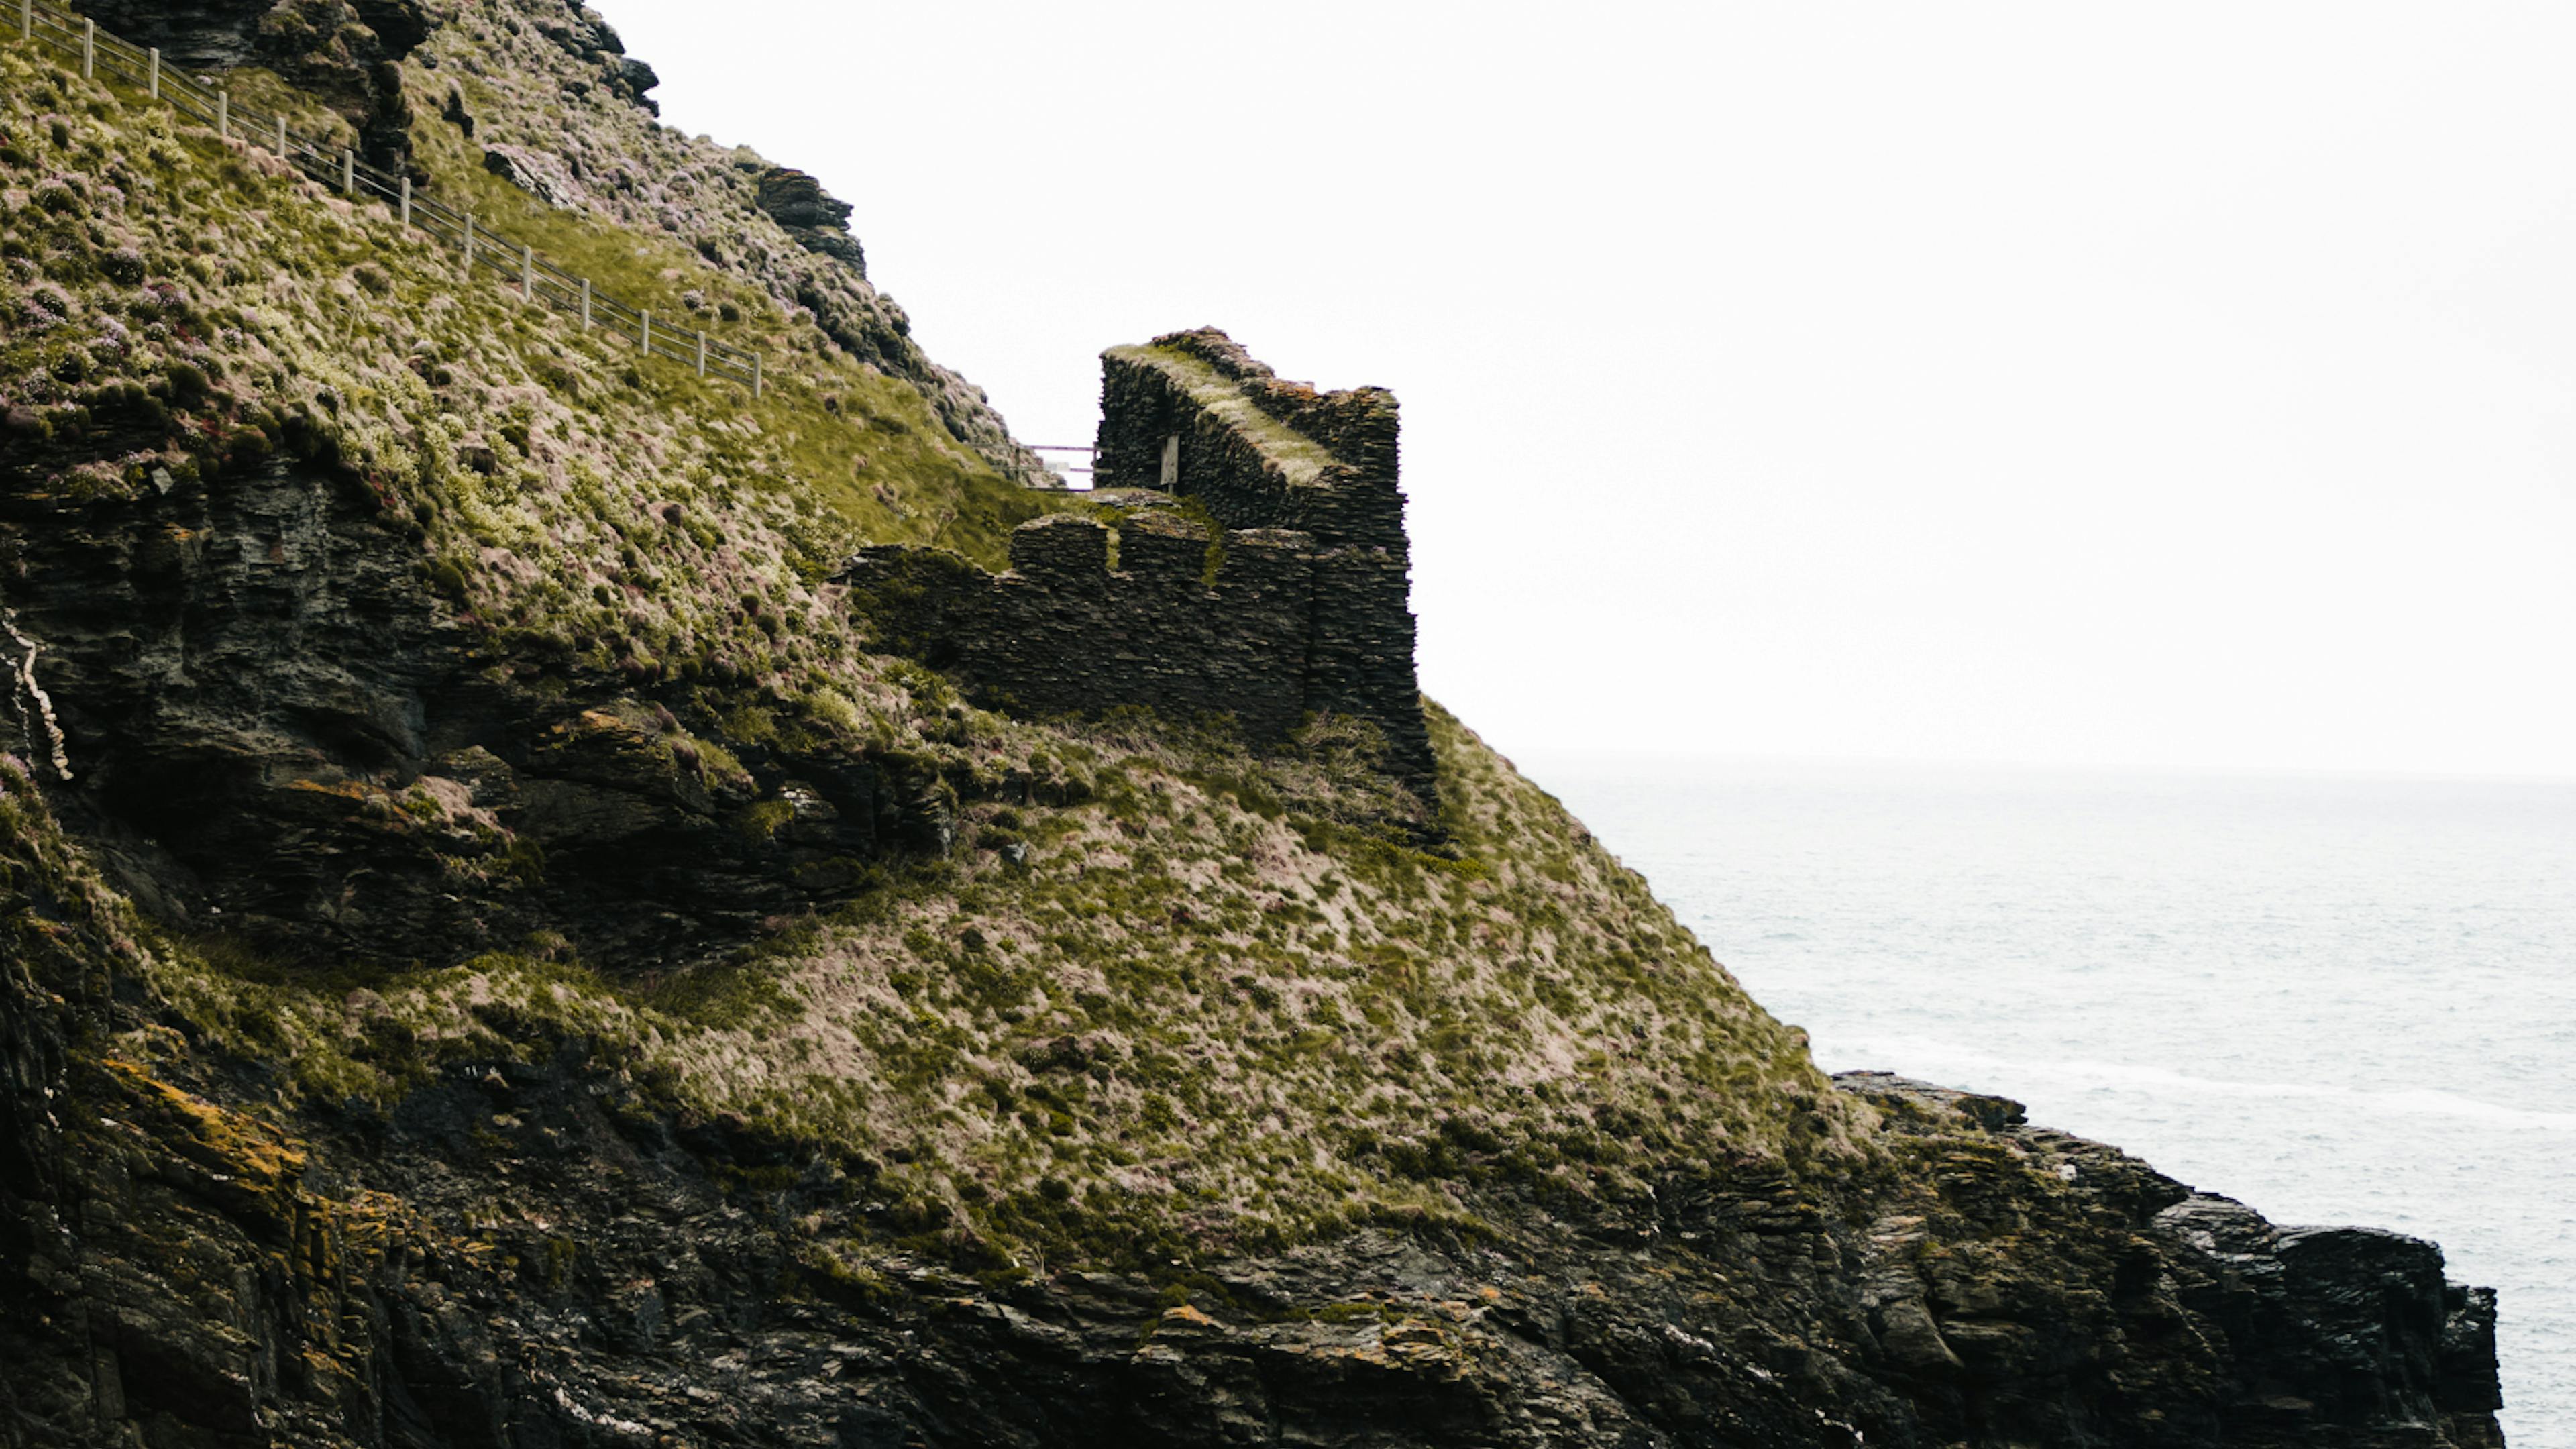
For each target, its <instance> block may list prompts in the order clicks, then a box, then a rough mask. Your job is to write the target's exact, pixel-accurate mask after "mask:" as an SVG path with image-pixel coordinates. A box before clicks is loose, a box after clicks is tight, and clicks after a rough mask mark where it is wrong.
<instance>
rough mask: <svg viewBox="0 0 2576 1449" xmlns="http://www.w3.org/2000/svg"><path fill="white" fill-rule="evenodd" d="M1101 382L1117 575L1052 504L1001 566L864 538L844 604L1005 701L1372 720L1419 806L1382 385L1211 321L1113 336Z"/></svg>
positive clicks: (1390, 404)
mask: <svg viewBox="0 0 2576 1449" xmlns="http://www.w3.org/2000/svg"><path fill="white" fill-rule="evenodd" d="M1101 393H1102V399H1101V427H1100V437H1099V448H1100V453H1099V462H1098V469H1099V472H1098V474H1097V475H1096V479H1097V482H1098V484H1099V487H1100V489H1101V490H1102V491H1103V494H1104V496H1103V498H1102V499H1101V500H1100V501H1103V502H1119V501H1123V502H1124V503H1126V504H1127V505H1128V506H1130V507H1132V508H1134V509H1135V510H1136V511H1134V512H1132V513H1130V514H1128V515H1127V516H1126V517H1125V519H1124V520H1123V521H1122V522H1121V523H1120V524H1119V526H1118V530H1117V549H1116V553H1117V557H1116V567H1115V568H1114V569H1113V568H1112V567H1111V562H1112V560H1111V537H1110V530H1109V527H1108V526H1107V525H1105V524H1103V523H1100V522H1098V521H1096V520H1094V519H1091V518H1087V517H1080V516H1076V515H1072V514H1054V515H1050V516H1048V517H1045V518H1041V519H1038V520H1036V521H1035V522H1032V523H1027V524H1023V525H1021V526H1020V528H1019V529H1018V530H1016V531H1015V532H1014V533H1013V535H1012V538H1011V568H1010V572H1008V573H1005V574H1001V575H998V576H996V575H993V574H990V573H987V572H985V571H984V570H983V569H981V568H978V567H977V566H975V565H974V564H972V563H969V562H967V561H966V560H964V559H961V558H958V557H957V556H956V555H954V554H949V553H945V552H940V551H936V550H928V549H919V548H911V547H905V546H901V545H887V546H882V547H876V548H870V549H866V550H863V551H862V552H860V553H859V554H858V555H857V556H855V557H854V558H853V559H852V560H851V561H850V563H849V565H848V567H847V568H845V569H844V570H843V572H842V575H841V577H842V579H843V581H845V582H847V583H848V584H850V585H851V588H852V599H853V604H854V607H856V608H857V609H858V610H859V611H860V612H861V613H862V614H864V615H865V616H866V617H867V618H868V619H869V620H870V621H871V622H872V623H873V624H874V625H875V626H876V628H877V630H878V633H879V637H880V638H881V639H882V640H883V641H884V643H885V644H886V645H887V647H890V648H893V649H896V650H898V651H900V652H903V653H907V654H911V655H913V656H915V657H917V658H920V659H922V660H923V661H924V662H926V663H928V664H930V665H932V666H933V667H934V668H938V669H940V670H942V671H944V672H946V673H948V674H950V675H952V676H953V677H955V678H956V679H958V681H959V682H960V683H961V684H963V685H964V686H966V688H967V689H968V691H969V692H970V694H973V695H974V696H976V697H977V698H979V699H981V700H983V701H986V702H988V703H991V704H994V705H997V706H1000V707H1003V708H1006V709H1013V710H1018V711H1022V712H1027V713H1037V714H1048V713H1098V712H1101V711H1104V710H1108V709H1112V708H1116V707H1118V706H1121V705H1143V706H1146V707H1149V708H1151V709H1154V710H1156V711H1157V712H1160V713H1164V714H1168V715H1176V716H1180V717H1190V716H1195V715H1201V714H1230V715H1232V716H1233V717H1234V719H1235V721H1236V723H1237V724H1238V725H1239V726H1240V728H1241V729H1242V731H1243V734H1244V736H1245V738H1246V739H1247V740H1249V741H1251V742H1253V743H1255V744H1274V743H1277V742H1279V741H1280V740H1283V739H1285V738H1286V737H1287V736H1288V735H1289V734H1290V733H1291V732H1292V731H1294V730H1295V729H1296V728H1297V727H1298V726H1299V724H1301V723H1302V722H1303V721H1304V719H1305V718H1306V717H1307V716H1308V715H1309V714H1310V713H1314V712H1319V711H1328V712H1332V713H1336V714H1342V715H1349V716H1355V717H1358V718H1361V719H1365V720H1368V721H1369V722H1371V723H1373V724H1375V725H1376V726H1377V727H1378V729H1379V730H1380V731H1381V732H1383V734H1384V735H1385V737H1386V743H1387V756H1386V768H1387V770H1388V773H1389V774H1391V775H1393V776H1395V777H1396V778H1397V779H1399V780H1401V781H1403V782H1404V783H1405V784H1407V785H1408V786H1410V787H1411V788H1413V789H1414V790H1415V791H1416V792H1417V793H1418V794H1420V795H1421V796H1422V797H1423V798H1424V799H1425V800H1426V801H1428V800H1429V799H1430V798H1431V797H1432V785H1433V774H1434V766H1433V760H1432V754H1431V741H1430V734H1429V731H1428V729H1427V728H1426V727H1425V725H1424V723H1423V717H1422V706H1421V697H1420V694H1419V692H1418V686H1417V685H1416V683H1415V680H1414V673H1413V647H1414V625H1413V614H1412V610H1411V607H1410V604H1409V601H1408V596H1409V593H1410V588H1411V584H1410V576H1409V574H1410V559H1409V555H1408V551H1407V548H1406V541H1405V534H1404V503H1403V495H1402V494H1401V493H1400V492H1399V491H1398V490H1397V486H1396V409H1395V399H1394V397H1393V395H1392V394H1389V393H1387V392H1385V391H1383V390H1381V389H1376V388H1362V389H1356V390H1353V391H1350V392H1337V393H1318V392H1316V391H1315V390H1314V389H1312V388H1309V387H1305V386H1303V385H1300V384H1296V383H1288V382H1282V381H1280V380H1278V379H1277V378H1276V377H1274V376H1273V375H1272V374H1271V372H1270V370H1269V369H1268V368H1265V367H1263V366H1262V365H1261V364H1259V363H1258V362H1255V361H1253V360H1252V359H1251V358H1250V357H1249V356H1247V355H1246V354H1245V353H1244V352H1243V350H1242V349H1241V348H1239V347H1237V346H1235V344H1234V343H1233V342H1231V341H1230V340H1228V339H1227V338H1226V337H1225V335H1224V334H1223V333H1221V332H1215V331H1213V330H1207V331H1200V332H1189V333H1175V334H1171V335H1169V336H1165V337H1160V338H1157V339H1155V341H1154V342H1153V343H1151V344H1149V345H1148V346H1145V347H1141V348H1117V349H1113V350H1111V351H1110V352H1108V353H1106V354H1104V355H1103V358H1102V383H1101ZM1111 490H1142V491H1141V492H1127V493H1125V494H1124V495H1123V497H1119V498H1113V497H1109V496H1106V495H1108V494H1109V493H1110V491H1111ZM1182 500H1189V501H1192V502H1195V503H1196V504H1197V505H1199V507H1201V508H1203V509H1204V510H1205V512H1206V514H1207V516H1208V517H1211V518H1213V519H1214V520H1215V521H1216V522H1217V524H1218V525H1220V527H1221V528H1222V530H1223V533H1222V538H1221V539H1219V538H1216V537H1213V536H1212V535H1211V532H1210V530H1209V529H1208V528H1207V526H1206V525H1205V524H1204V523H1201V522H1199V521H1197V520H1195V519H1193V518H1191V517H1189V516H1187V513H1186V512H1185V511H1184V508H1183V506H1182ZM1212 543H1213V544H1215V545H1216V548H1215V550H1214V561H1215V563H1216V566H1215V568H1214V570H1213V572H1211V570H1210V564H1211V561H1212V559H1211V547H1210V546H1211V544H1212Z"/></svg>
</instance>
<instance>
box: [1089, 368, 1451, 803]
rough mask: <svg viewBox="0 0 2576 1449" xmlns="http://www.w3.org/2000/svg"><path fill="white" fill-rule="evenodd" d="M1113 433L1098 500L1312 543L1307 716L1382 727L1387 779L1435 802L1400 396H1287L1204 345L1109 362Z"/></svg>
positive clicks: (1359, 392) (1294, 390)
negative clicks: (1175, 499)
mask: <svg viewBox="0 0 2576 1449" xmlns="http://www.w3.org/2000/svg"><path fill="white" fill-rule="evenodd" d="M1100 418H1101V421H1100V434H1099V439H1098V448H1099V453H1098V458H1097V462H1096V466H1097V468H1098V470H1099V471H1098V473H1097V474H1096V475H1095V478H1096V481H1097V483H1098V485H1099V486H1101V487H1104V488H1148V489H1156V490H1159V491H1163V492H1168V493H1174V494H1179V495H1182V496H1185V497H1188V498H1191V499H1194V500H1196V501H1197V502H1199V503H1200V504H1202V505H1204V506H1205V507H1206V508H1207V510H1208V512H1209V514H1210V515H1212V516H1213V517H1215V518H1216V519H1217V520H1218V521H1219V522H1220V523H1222V524H1224V525H1225V526H1226V527H1227V528H1229V529H1260V528H1286V529H1294V530H1296V531H1298V532H1301V533H1305V534H1308V535H1310V536H1311V537H1313V539H1314V540H1315V546H1316V558H1315V574H1314V589H1315V594H1314V609H1313V621H1312V625H1311V627H1310V629H1309V632H1308V650H1307V658H1306V679H1305V691H1304V694H1305V707H1306V708H1307V709H1308V710H1329V711H1332V712H1334V713H1338V714H1348V715H1356V716H1359V717H1361V718H1363V719H1367V720H1370V721H1372V722H1374V723H1375V724H1376V725H1377V726H1378V727H1379V729H1380V730H1381V731H1383V732H1384V734H1385V736H1386V740H1387V746H1388V757H1389V758H1388V766H1389V768H1390V769H1391V770H1392V772H1393V773H1395V774H1396V775H1398V776H1399V777H1401V778H1403V779H1405V780H1406V781H1408V782H1409V783H1412V784H1413V785H1415V786H1416V787H1417V788H1419V789H1422V790H1424V791H1425V792H1426V793H1427V792H1428V789H1429V786H1430V783H1431V780H1432V777H1433V761H1432V756H1431V739H1430V733H1429V730H1428V729H1427V727H1426V726H1425V725H1424V723H1423V719H1422V706H1421V697H1420V693H1419V686H1418V685H1417V683H1416V682H1415V677H1414V669H1413V651H1414V620H1413V610H1412V607H1411V604H1410V594H1411V585H1410V568H1411V556H1410V548H1409V545H1408V542H1407V539H1406V536H1405V531H1404V494H1403V491H1402V489H1401V488H1400V487H1399V486H1398V479H1397V472H1396V468H1397V457H1398V447H1397V435H1398V417H1397V412H1396V405H1395V397H1394V395H1393V394H1391V393H1389V392H1387V391H1385V390H1384V389H1382V388H1355V389H1352V390H1350V391H1347V392H1331V393H1325V392H1318V391H1316V390H1315V389H1314V388H1312V387H1310V386H1307V385H1306V384H1304V383H1298V382H1288V381H1284V380H1282V379H1280V378H1279V377H1278V376H1276V375H1275V374H1273V373H1272V372H1271V370H1270V369H1269V368H1267V367H1264V366H1263V365H1262V364H1260V363H1259V362H1256V361H1254V360H1253V359H1252V357H1251V356H1250V355H1249V354H1247V353H1246V352H1244V350H1243V349H1242V348H1241V347H1239V346H1237V345H1236V344H1235V343H1234V342H1233V341H1232V340H1231V339H1229V338H1228V337H1226V336H1225V334H1223V333H1221V332H1216V331H1214V330H1209V329H1202V330H1200V331H1197V332H1178V333H1172V334H1169V335H1167V336H1163V337H1158V338H1155V339H1154V341H1153V342H1151V343H1149V344H1147V345H1146V346H1143V347H1120V348H1113V349H1111V350H1110V351H1109V352H1107V353H1105V354H1103V355H1102V358H1101V405H1100Z"/></svg>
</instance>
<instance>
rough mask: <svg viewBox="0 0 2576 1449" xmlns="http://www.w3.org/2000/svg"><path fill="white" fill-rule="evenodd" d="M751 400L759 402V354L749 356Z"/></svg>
mask: <svg viewBox="0 0 2576 1449" xmlns="http://www.w3.org/2000/svg"><path fill="white" fill-rule="evenodd" d="M751 400H752V401H753V402H758V401H760V354H759V353H757V352H755V353H753V354H752V355H751Z"/></svg>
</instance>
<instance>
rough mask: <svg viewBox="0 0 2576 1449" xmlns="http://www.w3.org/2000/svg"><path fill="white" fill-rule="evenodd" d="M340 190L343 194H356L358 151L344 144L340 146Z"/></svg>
mask: <svg viewBox="0 0 2576 1449" xmlns="http://www.w3.org/2000/svg"><path fill="white" fill-rule="evenodd" d="M340 192H341V194H342V195H344V196H355V195H357V194H358V153H357V152H355V151H352V150H350V149H349V148H348V147H346V146H343V147H341V148H340Z"/></svg>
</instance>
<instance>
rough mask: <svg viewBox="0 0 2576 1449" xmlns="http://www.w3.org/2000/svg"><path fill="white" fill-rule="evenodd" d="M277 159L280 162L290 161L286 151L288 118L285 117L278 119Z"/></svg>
mask: <svg viewBox="0 0 2576 1449" xmlns="http://www.w3.org/2000/svg"><path fill="white" fill-rule="evenodd" d="M277 159H278V160H280V161H284V160H287V159H289V158H288V153H287V150H286V118H285V117H284V116H280V117H278V118H277Z"/></svg>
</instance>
